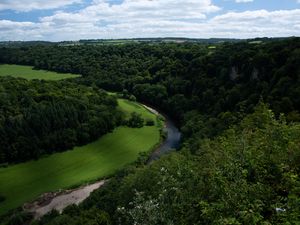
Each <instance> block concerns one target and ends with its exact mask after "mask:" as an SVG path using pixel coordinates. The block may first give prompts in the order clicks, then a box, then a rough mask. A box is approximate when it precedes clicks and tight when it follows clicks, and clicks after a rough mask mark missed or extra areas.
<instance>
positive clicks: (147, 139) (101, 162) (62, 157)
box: [0, 99, 160, 214]
mask: <svg viewBox="0 0 300 225" xmlns="http://www.w3.org/2000/svg"><path fill="white" fill-rule="evenodd" d="M118 102H119V105H120V106H119V107H121V109H122V110H123V111H125V112H126V113H127V114H129V113H131V112H133V111H135V112H138V113H141V114H142V116H143V117H144V118H152V119H153V120H156V116H155V115H154V114H152V113H150V112H149V111H148V110H146V109H145V108H144V107H142V106H141V105H139V104H137V103H134V102H129V101H127V100H123V99H119V100H118ZM159 139H160V135H159V126H158V125H157V121H156V126H151V127H147V126H144V127H143V128H128V127H119V128H116V129H115V130H114V131H113V132H112V133H109V134H107V135H105V136H103V137H101V138H99V139H98V140H97V141H95V142H93V143H90V144H88V145H85V146H82V147H75V148H74V150H72V151H66V152H63V153H56V154H53V155H51V156H47V157H44V158H41V159H39V160H37V161H30V162H26V163H21V164H17V165H12V166H9V167H7V168H0V195H2V196H4V197H5V198H6V200H5V201H4V202H1V203H0V214H3V213H5V212H7V211H8V210H9V209H13V208H16V207H18V206H20V205H22V204H23V203H24V202H27V201H31V200H34V199H35V198H37V197H38V196H39V195H40V194H42V193H44V192H50V191H55V190H59V189H64V188H67V187H71V186H75V185H80V184H83V183H85V182H89V181H92V180H96V179H99V178H101V177H104V176H108V175H111V174H113V173H114V172H115V171H116V170H118V169H121V168H122V167H124V166H125V165H126V164H129V163H131V162H133V161H135V160H136V159H137V157H138V154H139V153H140V152H145V151H149V150H151V149H152V148H153V147H154V146H155V145H156V144H157V143H158V142H159Z"/></svg>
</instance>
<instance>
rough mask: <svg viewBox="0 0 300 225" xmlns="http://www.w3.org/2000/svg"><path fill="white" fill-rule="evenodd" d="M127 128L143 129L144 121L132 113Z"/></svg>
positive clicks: (138, 115)
mask: <svg viewBox="0 0 300 225" xmlns="http://www.w3.org/2000/svg"><path fill="white" fill-rule="evenodd" d="M127 126H129V127H136V128H141V127H143V126H144V119H143V118H142V116H141V115H140V114H138V113H136V112H132V113H131V115H130V118H129V120H128V121H127Z"/></svg>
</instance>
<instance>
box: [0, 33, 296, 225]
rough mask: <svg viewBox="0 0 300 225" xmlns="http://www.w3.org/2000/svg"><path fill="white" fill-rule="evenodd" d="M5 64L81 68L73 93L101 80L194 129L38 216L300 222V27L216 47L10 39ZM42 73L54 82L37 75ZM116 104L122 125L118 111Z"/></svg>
mask: <svg viewBox="0 0 300 225" xmlns="http://www.w3.org/2000/svg"><path fill="white" fill-rule="evenodd" d="M0 63H7V64H21V65H31V66H34V67H35V68H36V69H46V70H52V71H56V72H68V73H75V74H81V75H82V77H79V78H76V79H73V80H68V81H59V82H57V84H56V85H58V86H59V85H63V87H64V88H65V86H67V87H69V88H70V89H71V91H70V92H71V93H72V90H73V89H72V88H74V87H76V88H77V87H78V85H79V86H80V87H82V91H83V92H84V91H87V90H89V92H90V93H92V96H93V94H94V95H96V96H97V94H96V93H94V91H93V90H98V88H102V89H105V90H109V91H117V92H120V93H123V94H125V95H128V93H129V94H130V96H131V97H135V98H136V99H137V100H138V101H140V102H145V103H148V104H150V105H154V106H156V107H157V108H159V109H161V110H163V111H164V112H165V113H166V114H168V115H169V116H170V117H172V118H173V119H174V120H175V121H176V122H177V124H178V126H179V127H180V129H181V132H182V134H183V140H182V145H181V149H180V150H179V151H178V152H175V153H172V154H170V155H168V156H165V157H163V158H161V159H160V160H158V161H156V162H154V163H152V164H151V165H139V166H136V165H131V166H128V167H127V168H126V169H124V170H122V171H120V172H119V173H117V174H116V175H115V176H114V177H113V178H111V179H110V181H109V182H108V183H107V184H106V185H104V187H103V188H100V189H99V190H97V191H96V192H94V193H93V194H92V195H91V196H90V197H89V198H88V199H87V200H85V201H84V202H83V203H82V204H80V205H79V206H75V205H71V206H69V207H67V208H66V209H65V210H64V212H63V213H62V214H61V215H59V213H58V212H56V211H53V212H51V213H50V214H48V215H46V216H44V217H43V218H42V219H41V220H40V221H35V222H32V224H35V225H46V224H47V225H57V224H145V225H147V224H149V225H150V224H151V225H154V224H155V225H156V224H170V225H171V224H186V225H189V224H297V223H298V222H299V221H300V213H299V212H300V208H299V206H300V178H299V175H300V167H299V165H300V151H299V149H300V148H299V147H300V127H299V123H298V122H299V121H300V114H299V110H300V100H299V95H300V80H299V79H300V38H287V39H282V40H272V41H262V42H252V41H240V42H238V43H226V42H225V43H219V44H214V45H213V46H211V44H202V43H181V44H175V43H160V44H125V45H104V46H91V45H82V46H68V47H67V46H55V45H54V46H47V45H34V46H24V47H14V48H10V47H2V48H0ZM6 79H7V81H5V80H6ZM11 79H12V78H5V79H4V81H5V82H4V81H1V85H2V86H4V88H5V86H9V85H5V83H6V82H8V83H9V82H12V81H11ZM14 82H16V81H14ZM19 82H20V83H26V82H25V81H24V80H21V81H19ZM37 82H40V83H43V81H32V84H31V85H34V83H37ZM46 84H48V83H47V82H46ZM50 84H51V83H49V86H51V85H50ZM86 86H87V87H86ZM39 87H40V86H39ZM61 87H62V86H61ZM91 87H92V88H91ZM4 88H2V89H4ZM49 88H50V87H49ZM20 89H21V87H20ZM21 90H22V89H21ZM58 90H60V89H59V88H58ZM58 90H57V91H58ZM60 91H62V90H60ZM36 92H37V93H40V92H41V90H40V91H36ZM73 92H74V90H73ZM83 92H82V94H80V95H78V96H77V97H78V98H79V99H80V98H83V97H82V95H83V96H84V93H83ZM66 93H68V94H70V93H69V91H67V92H66ZM48 94H49V91H47V95H48ZM73 94H74V93H73ZM15 95H17V93H16V94H15ZM28 95H29V93H28ZM39 95H42V94H41V93H40V94H39ZM39 95H38V96H39ZM70 95H71V96H72V94H70ZM74 95H76V94H74ZM34 96H36V94H34ZM42 96H43V95H42ZM58 96H59V94H58ZM100 96H105V95H100ZM55 97H57V96H55ZM36 98H37V99H35V100H34V101H35V102H39V100H40V99H39V98H38V97H36ZM48 98H49V99H51V98H54V97H53V96H48ZM86 98H88V96H86ZM1 100H2V99H1ZM47 100H48V99H47ZM68 100H69V98H68ZM108 100H109V101H108ZM9 101H12V102H13V104H16V103H14V101H13V100H9ZM49 101H50V100H49ZM70 101H71V100H70ZM50 102H51V101H50ZM55 102H57V101H55ZM100 102H101V103H102V104H103V105H104V106H103V107H104V109H106V108H105V107H111V105H114V103H113V102H114V100H113V99H111V98H109V97H108V96H106V97H102V99H101V101H100ZM18 104H20V106H19V107H18V108H19V110H21V109H23V107H22V104H21V103H18ZM18 104H16V105H18ZM35 104H37V103H35ZM44 104H46V103H44ZM49 104H50V105H51V103H49ZM54 107H55V106H54ZM74 107H75V106H74ZM24 108H25V107H24ZM50 108H53V106H51V107H50ZM112 108H113V107H112ZM39 109H40V107H39ZM79 109H80V107H79ZM110 109H111V108H110ZM23 110H24V109H23ZM49 110H50V109H49ZM77 110H78V109H77V108H76V112H77ZM104 112H105V110H104ZM109 112H111V111H109ZM10 114H13V115H18V113H15V114H14V112H11V111H10V112H9V114H8V115H10ZM42 115H43V116H45V115H44V113H43V114H42ZM108 115H110V116H111V117H113V118H114V119H113V120H112V121H115V124H117V121H119V120H118V118H119V117H118V116H115V115H118V114H115V113H112V114H108ZM49 116H50V115H49ZM62 117H64V116H62ZM8 118H9V117H8ZM2 120H6V118H5V119H2ZM78 123H79V124H80V122H78ZM78 123H76V124H78ZM86 123H89V122H86ZM67 124H68V123H67ZM92 124H94V122H93V123H92ZM63 126H64V125H63ZM108 127H109V128H112V127H114V125H111V126H108ZM106 131H107V130H106ZM20 132H21V131H20ZM75 133H76V132H75ZM79 133H80V132H79ZM79 133H77V134H79ZM42 139H43V138H42ZM9 143H11V142H10V141H9ZM2 146H3V145H2ZM28 220H30V215H28V214H27V213H25V212H19V213H15V214H14V215H13V216H12V217H11V218H10V221H9V222H8V224H22V223H26V221H28Z"/></svg>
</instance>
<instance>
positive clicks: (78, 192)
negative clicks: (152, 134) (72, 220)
mask: <svg viewBox="0 0 300 225" xmlns="http://www.w3.org/2000/svg"><path fill="white" fill-rule="evenodd" d="M144 107H145V108H147V109H148V110H149V111H151V112H152V113H154V114H157V115H158V114H160V113H158V111H156V110H155V109H153V108H151V107H149V106H146V105H144ZM160 115H162V114H160ZM164 118H165V125H164V128H163V129H164V131H165V132H166V133H167V138H166V139H165V140H164V142H163V143H162V144H161V145H160V146H159V147H158V148H157V149H156V150H155V151H154V152H153V153H152V154H151V156H150V158H149V160H148V164H149V163H151V162H153V161H154V160H157V159H158V158H160V157H161V156H162V155H164V154H167V153H169V152H171V151H174V150H176V149H177V148H179V145H180V138H181V133H180V132H179V130H178V128H177V127H176V126H175V123H174V122H173V121H172V120H171V119H170V118H169V117H168V116H166V115H164ZM104 183H105V180H103V181H99V182H97V183H94V184H89V185H86V186H83V187H79V188H77V189H74V190H68V191H66V192H64V193H58V195H57V196H54V197H53V198H51V200H50V201H47V202H43V204H40V203H39V202H38V201H36V202H33V203H30V204H25V205H24V209H25V210H26V211H29V212H32V213H34V216H35V219H38V218H40V217H42V216H43V215H45V214H46V213H48V212H50V211H51V210H52V209H56V210H58V211H59V212H61V211H62V210H63V209H64V208H65V207H67V206H68V205H71V204H79V203H80V202H82V201H83V200H84V199H86V198H87V197H88V196H89V195H90V193H91V192H92V191H94V190H96V189H98V188H100V187H101V186H102V185H103V184H104ZM46 195H47V193H46Z"/></svg>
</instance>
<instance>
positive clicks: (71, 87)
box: [0, 77, 122, 163]
mask: <svg viewBox="0 0 300 225" xmlns="http://www.w3.org/2000/svg"><path fill="white" fill-rule="evenodd" d="M116 106H117V101H116V99H115V98H114V97H112V96H108V95H107V94H106V93H105V92H104V91H99V90H98V88H92V87H85V86H82V85H76V84H73V83H70V82H67V81H62V82H46V81H39V80H34V81H27V80H25V79H15V78H10V77H1V78H0V163H7V162H9V163H11V162H19V161H24V160H29V159H36V158H38V157H39V156H41V155H43V154H50V153H52V152H58V151H62V150H67V149H71V148H72V147H74V146H75V145H83V144H86V143H88V142H90V141H92V140H95V139H96V138H98V137H99V136H101V135H103V134H105V133H107V132H110V131H111V130H112V129H113V128H114V127H116V126H117V125H118V124H120V122H121V121H122V114H121V112H118V110H117V109H116Z"/></svg>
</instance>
